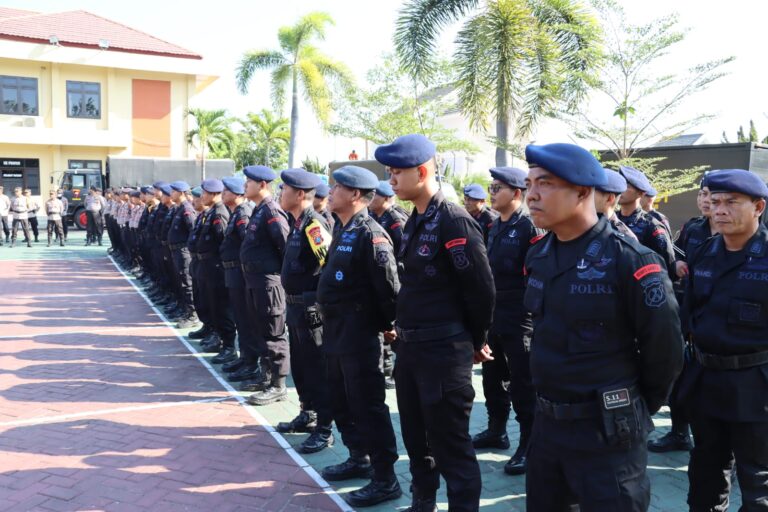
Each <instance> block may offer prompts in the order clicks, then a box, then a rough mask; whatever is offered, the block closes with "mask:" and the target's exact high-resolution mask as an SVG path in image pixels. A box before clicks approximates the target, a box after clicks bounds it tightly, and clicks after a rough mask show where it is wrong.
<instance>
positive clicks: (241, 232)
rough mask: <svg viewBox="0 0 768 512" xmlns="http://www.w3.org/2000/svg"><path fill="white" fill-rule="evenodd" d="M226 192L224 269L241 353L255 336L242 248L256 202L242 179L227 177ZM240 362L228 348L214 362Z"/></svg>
mask: <svg viewBox="0 0 768 512" xmlns="http://www.w3.org/2000/svg"><path fill="white" fill-rule="evenodd" d="M221 182H222V183H223V184H224V192H222V194H221V199H222V201H223V202H224V206H226V207H227V210H229V222H227V229H226V230H225V231H224V239H223V240H222V242H221V245H220V246H219V255H220V256H221V267H222V268H223V269H224V286H225V287H226V288H227V294H228V295H229V304H230V306H231V307H232V315H233V318H234V320H235V328H236V329H237V340H238V344H239V345H240V350H241V351H242V350H243V347H244V346H245V345H247V340H248V338H250V337H252V336H253V332H252V331H253V325H252V323H251V317H250V315H249V311H248V307H247V303H248V301H247V299H246V297H245V281H244V278H243V270H242V268H241V267H240V246H241V244H242V242H243V238H245V228H246V226H247V225H248V219H249V218H250V217H251V212H252V211H253V203H251V202H250V201H247V200H246V199H245V197H243V195H244V194H245V181H244V180H243V179H242V178H239V177H229V178H223V179H222V180H221ZM235 359H237V351H236V350H235V347H234V346H231V347H229V346H224V347H222V349H221V351H220V352H219V353H218V354H217V355H216V356H215V357H214V358H213V359H212V362H213V363H214V364H225V363H230V362H232V361H234V360H235Z"/></svg>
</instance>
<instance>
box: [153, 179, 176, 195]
mask: <svg viewBox="0 0 768 512" xmlns="http://www.w3.org/2000/svg"><path fill="white" fill-rule="evenodd" d="M156 188H159V189H160V192H162V193H163V194H165V195H166V196H170V195H171V192H172V191H173V190H172V189H171V185H170V184H168V183H166V182H161V184H160V186H159V187H156Z"/></svg>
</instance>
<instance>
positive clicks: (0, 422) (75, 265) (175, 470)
mask: <svg viewBox="0 0 768 512" xmlns="http://www.w3.org/2000/svg"><path fill="white" fill-rule="evenodd" d="M1 267H2V268H1V269H0V297H2V299H0V509H1V510H9V511H10V510H24V511H31V510H41V511H42V510H66V511H75V510H105V511H147V510H158V511H163V512H168V511H174V510H184V511H206V512H208V511H216V512H221V511H230V510H231V511H235V510H269V511H282V510H286V511H287V510H290V511H293V510H338V509H339V506H338V505H337V503H336V502H334V501H333V500H332V499H331V498H330V497H329V496H328V495H327V494H325V493H324V492H323V490H322V489H321V488H320V486H319V485H318V484H317V483H316V482H315V481H314V480H313V479H312V478H310V477H309V475H307V473H306V472H304V470H303V469H302V468H300V467H299V466H298V465H297V464H296V463H295V461H294V460H292V459H291V457H290V456H289V455H288V453H286V452H285V451H284V450H283V449H282V448H280V447H279V445H278V444H277V442H276V441H275V439H274V438H273V437H272V435H271V434H270V433H269V432H267V431H266V430H264V429H263V428H262V427H260V426H258V425H256V424H255V420H254V419H253V417H252V416H250V414H249V413H248V411H247V410H246V409H245V408H244V407H243V406H242V405H240V404H239V402H237V401H236V400H235V399H234V398H232V397H230V396H229V394H228V393H227V392H226V391H225V390H224V389H223V388H222V387H221V385H220V384H219V383H218V382H217V381H216V380H215V379H214V378H213V377H212V376H211V375H210V373H208V371H207V370H206V369H205V368H204V367H203V366H202V365H201V364H200V363H199V362H198V361H197V359H196V358H195V357H192V356H190V354H189V352H188V351H187V349H186V348H185V347H184V346H183V344H182V343H181V342H180V341H179V340H178V339H177V338H176V337H175V335H174V333H173V331H172V330H171V329H169V328H168V327H167V326H165V325H164V324H163V323H162V322H161V321H160V320H159V319H158V318H157V316H156V315H154V314H153V312H152V310H151V309H150V308H149V307H148V306H147V305H146V303H145V302H144V301H143V299H142V298H141V297H140V296H139V295H138V294H136V293H135V292H133V289H132V288H131V287H130V285H129V284H128V283H127V282H126V281H125V280H124V279H123V277H122V276H120V274H119V273H118V272H116V271H115V270H114V268H113V267H112V265H111V263H109V262H108V261H107V260H81V261H75V262H72V263H71V264H69V265H67V267H66V268H65V267H64V266H63V265H62V264H61V262H58V261H50V262H44V261H30V262H9V261H6V262H3V264H2V265H1ZM86 275H87V276H88V277H87V278H84V277H82V276H86ZM52 283H55V286H51V284H52ZM89 293H98V294H105V295H98V296H93V297H89V295H88V294H89Z"/></svg>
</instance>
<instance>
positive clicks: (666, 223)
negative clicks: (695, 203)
mask: <svg viewBox="0 0 768 512" xmlns="http://www.w3.org/2000/svg"><path fill="white" fill-rule="evenodd" d="M647 213H648V215H650V216H651V217H653V218H654V219H656V220H657V221H659V222H660V223H661V225H662V226H664V228H666V230H667V234H669V236H670V238H671V237H672V226H671V225H670V224H669V219H668V218H667V216H666V215H664V214H663V213H661V212H660V211H659V210H651V211H649V212H647Z"/></svg>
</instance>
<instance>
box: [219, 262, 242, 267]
mask: <svg viewBox="0 0 768 512" xmlns="http://www.w3.org/2000/svg"><path fill="white" fill-rule="evenodd" d="M221 266H222V267H224V268H227V269H229V268H237V267H239V266H240V262H239V261H222V262H221Z"/></svg>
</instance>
